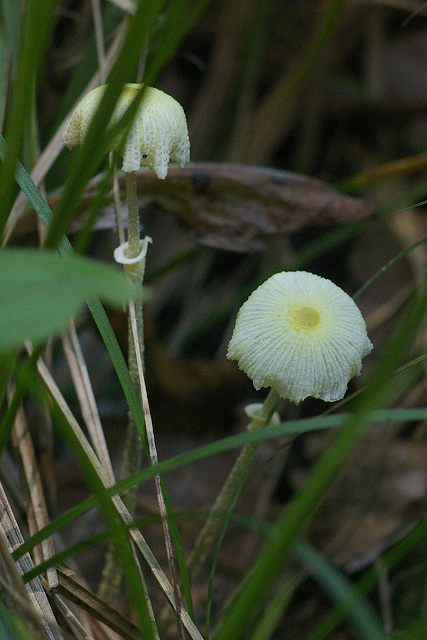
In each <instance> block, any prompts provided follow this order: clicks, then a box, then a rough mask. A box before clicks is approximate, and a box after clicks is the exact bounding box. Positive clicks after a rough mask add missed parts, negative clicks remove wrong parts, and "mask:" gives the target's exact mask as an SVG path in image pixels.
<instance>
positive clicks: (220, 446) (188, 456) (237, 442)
mask: <svg viewBox="0 0 427 640" xmlns="http://www.w3.org/2000/svg"><path fill="white" fill-rule="evenodd" d="M394 413H396V420H395V421H396V422H410V421H417V422H418V421H419V420H426V419H427V409H416V410H414V409H401V410H399V411H397V412H394V410H392V409H390V410H385V411H384V410H379V411H375V412H373V413H372V414H370V416H369V419H370V421H371V423H378V422H384V421H391V422H392V421H393V414H394ZM347 419H348V416H347V415H339V416H332V415H329V416H325V417H324V418H322V421H321V423H320V425H321V426H319V419H318V420H317V421H316V420H315V419H312V418H306V419H304V420H294V421H291V422H289V423H282V424H280V425H277V426H274V427H265V428H264V429H263V430H262V431H252V432H246V433H241V434H239V435H236V436H229V437H228V438H223V439H222V440H217V441H215V442H214V443H212V444H208V445H203V446H202V447H198V448H197V449H193V450H192V451H189V452H186V453H182V454H180V455H178V456H174V457H173V458H169V460H165V461H164V462H161V463H160V464H159V465H158V466H157V467H151V468H149V469H145V470H144V471H141V472H139V473H137V474H135V475H133V476H130V477H129V478H124V479H123V480H121V481H120V482H118V483H117V484H115V485H114V486H112V487H111V488H109V489H108V490H106V492H107V494H108V495H115V494H120V493H123V492H125V491H128V490H129V489H131V488H132V487H134V486H136V485H138V484H142V483H143V482H146V481H148V480H151V479H152V478H154V476H155V475H156V473H167V472H168V471H174V470H176V469H179V468H180V467H183V466H185V465H187V464H191V463H193V462H197V461H198V460H203V459H205V458H208V457H209V456H213V455H218V454H220V453H224V452H225V451H230V450H231V449H235V448H238V447H241V446H243V445H245V444H249V443H250V442H262V441H265V440H268V439H276V438H282V437H284V436H289V435H294V434H297V433H307V432H308V431H313V430H314V431H315V430H316V426H315V425H316V424H317V426H318V427H319V428H321V429H327V428H339V427H341V426H342V425H343V424H345V421H346V420H347ZM96 504H97V502H96V499H95V498H94V497H90V498H86V499H85V500H83V501H82V502H80V503H79V504H77V505H75V506H74V507H72V508H71V509H69V510H68V511H66V512H64V513H63V514H61V515H60V516H58V517H57V518H55V519H54V520H51V522H50V523H49V524H48V525H47V526H46V527H44V528H43V529H41V530H40V531H38V532H37V533H35V534H34V535H33V536H31V537H30V538H28V540H26V541H25V542H24V543H23V545H21V546H20V547H19V549H16V550H15V551H14V558H15V559H18V558H20V557H21V556H22V555H23V554H24V553H26V552H28V551H31V549H33V547H35V546H36V545H37V544H40V543H41V542H42V541H43V540H44V539H45V538H47V537H49V536H51V535H52V534H53V533H55V532H56V531H59V530H60V529H61V528H62V527H65V526H66V525H68V524H70V523H71V522H73V521H74V520H76V519H77V518H78V517H80V516H82V515H83V514H85V513H86V512H88V511H89V510H90V509H93V508H94V507H96ZM425 530H426V532H427V520H426V524H425ZM423 531H424V529H423ZM417 539H418V538H417Z"/></svg>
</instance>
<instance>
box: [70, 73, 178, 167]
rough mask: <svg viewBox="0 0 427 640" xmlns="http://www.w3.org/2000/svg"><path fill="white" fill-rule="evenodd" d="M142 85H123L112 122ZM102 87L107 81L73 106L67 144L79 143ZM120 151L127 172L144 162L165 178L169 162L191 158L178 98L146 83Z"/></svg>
mask: <svg viewBox="0 0 427 640" xmlns="http://www.w3.org/2000/svg"><path fill="white" fill-rule="evenodd" d="M141 88H142V85H140V84H126V85H125V86H124V88H123V91H122V93H121V95H120V98H119V100H118V102H117V104H116V107H115V109H114V113H113V117H112V123H114V122H117V121H118V120H119V119H120V117H121V116H122V115H123V114H124V112H125V111H126V109H127V108H128V107H129V105H130V104H131V102H132V100H133V99H134V98H135V96H136V94H137V92H138V91H140V90H141ZM105 89H106V85H102V86H100V87H97V88H96V89H93V90H92V91H90V92H89V93H88V94H86V95H85V96H84V97H83V98H82V100H81V101H80V102H79V104H78V105H77V107H76V108H75V109H74V111H73V113H72V115H71V118H70V120H69V121H68V123H67V125H66V128H65V131H64V135H63V139H64V143H65V144H66V145H67V147H69V148H72V147H75V146H77V145H79V144H81V143H82V141H83V138H84V137H85V135H86V132H87V130H88V128H89V124H90V121H91V119H92V117H93V115H94V113H95V111H96V109H97V107H98V105H99V103H100V101H101V98H102V96H103V93H104V91H105ZM121 152H122V155H123V166H122V169H123V171H126V172H131V171H137V170H138V169H139V168H140V167H141V166H146V167H149V168H150V169H154V171H155V172H156V175H157V177H158V178H165V177H166V175H167V172H168V164H169V162H176V163H177V164H178V165H179V166H180V167H183V166H184V165H185V163H186V162H188V161H189V159H190V141H189V138H188V130H187V121H186V118H185V113H184V110H183V108H182V107H181V105H180V104H179V102H177V101H176V100H175V99H174V98H172V97H171V96H169V95H167V94H166V93H164V92H163V91H160V90H159V89H154V88H153V87H145V90H144V96H143V98H142V101H141V104H140V105H139V108H138V111H137V113H136V116H135V119H134V121H133V122H132V125H131V127H130V129H129V132H128V135H127V138H126V141H125V144H124V148H123V149H122V150H121Z"/></svg>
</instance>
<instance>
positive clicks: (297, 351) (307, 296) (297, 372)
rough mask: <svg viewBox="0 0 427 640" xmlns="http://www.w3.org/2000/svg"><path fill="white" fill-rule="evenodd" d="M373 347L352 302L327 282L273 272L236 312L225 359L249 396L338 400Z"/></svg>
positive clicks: (299, 274) (297, 273) (306, 275)
mask: <svg viewBox="0 0 427 640" xmlns="http://www.w3.org/2000/svg"><path fill="white" fill-rule="evenodd" d="M372 348H373V346H372V343H371V341H370V340H369V338H368V335H367V332H366V324H365V321H364V319H363V317H362V314H361V313H360V311H359V309H358V307H357V306H356V304H355V303H354V301H353V300H352V299H351V298H350V296H348V295H347V294H346V293H345V292H344V291H343V290H342V289H340V288H339V287H337V286H336V285H335V284H333V283H332V282H331V281H330V280H327V279H325V278H322V277H320V276H317V275H314V274H312V273H307V272H305V271H293V272H291V271H290V272H282V273H277V274H275V275H274V276H272V277H271V278H269V279H268V280H267V281H266V282H264V283H263V284H262V285H260V286H259V287H258V289H256V290H255V291H254V292H253V293H252V294H251V295H250V296H249V298H248V300H247V301H246V302H245V303H244V304H243V306H242V307H241V309H240V311H239V313H238V316H237V320H236V325H235V328H234V332H233V335H232V338H231V341H230V344H229V347H228V352H227V357H228V358H230V359H231V360H237V362H238V365H239V367H240V369H242V370H243V371H244V372H245V373H246V374H247V375H248V376H249V378H251V380H252V381H253V383H254V386H255V388H256V389H260V388H261V387H271V388H272V389H274V390H275V391H276V392H277V393H278V394H279V395H280V396H281V397H283V398H287V399H289V400H291V401H292V402H295V403H299V402H301V401H302V400H304V398H307V397H308V396H312V397H314V398H321V399H322V400H326V401H328V402H333V401H335V400H340V399H341V398H342V397H343V396H344V394H345V392H346V390H347V384H348V381H349V380H350V379H351V378H352V377H353V376H356V375H359V374H360V371H361V367H362V358H364V357H365V356H366V355H368V353H370V351H371V350H372Z"/></svg>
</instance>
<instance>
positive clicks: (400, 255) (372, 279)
mask: <svg viewBox="0 0 427 640" xmlns="http://www.w3.org/2000/svg"><path fill="white" fill-rule="evenodd" d="M425 242H427V233H426V234H425V235H423V236H421V238H418V240H416V241H415V242H413V243H412V244H410V245H409V246H408V247H405V249H403V250H402V251H400V252H399V253H397V254H396V255H395V256H394V257H393V258H391V259H390V260H389V261H388V262H387V263H386V264H385V265H384V266H383V267H381V269H378V271H377V272H376V273H374V275H373V276H371V277H370V278H369V280H367V281H366V282H365V284H364V285H363V286H362V287H360V289H359V290H358V291H356V293H355V294H354V296H353V298H354V300H357V299H358V298H360V296H363V294H364V293H366V291H368V289H369V288H370V287H371V286H372V285H373V284H374V283H375V282H376V281H377V280H378V278H380V277H381V276H383V275H384V274H385V273H387V271H389V269H391V268H392V267H394V265H395V264H397V263H398V262H400V261H401V260H403V258H406V256H408V255H409V254H410V253H411V252H412V251H413V250H414V249H416V248H417V247H419V246H420V245H421V244H424V243H425Z"/></svg>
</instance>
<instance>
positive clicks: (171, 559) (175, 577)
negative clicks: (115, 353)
mask: <svg viewBox="0 0 427 640" xmlns="http://www.w3.org/2000/svg"><path fill="white" fill-rule="evenodd" d="M129 316H130V321H131V327H132V339H133V343H134V351H135V356H136V363H137V367H138V378H139V387H140V394H141V399H142V407H143V411H144V419H145V429H146V433H147V442H148V450H149V453H150V460H151V464H152V465H153V466H154V465H157V464H158V462H159V461H158V456H157V447H156V440H155V437H154V429H153V421H152V419H151V412H150V405H149V403H148V395H147V388H146V386H145V378H144V369H143V364H142V357H141V345H140V344H139V337H138V324H137V319H136V310H135V304H134V302H133V301H131V302H129ZM154 481H155V485H156V495H157V502H158V505H159V512H160V517H161V519H162V526H163V534H164V537H165V545H166V553H167V557H168V563H169V569H170V573H171V580H172V586H173V592H174V599H175V603H176V606H175V611H176V616H177V624H178V635H179V637H180V638H182V639H184V637H185V634H184V629H183V626H182V621H181V610H182V608H183V602H182V594H181V587H180V581H179V574H178V569H177V561H176V557H175V552H174V548H173V544H172V537H171V533H170V530H169V524H168V514H167V510H166V504H165V499H164V496H163V490H162V482H161V478H160V476H159V475H156V476H155V477H154Z"/></svg>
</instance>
